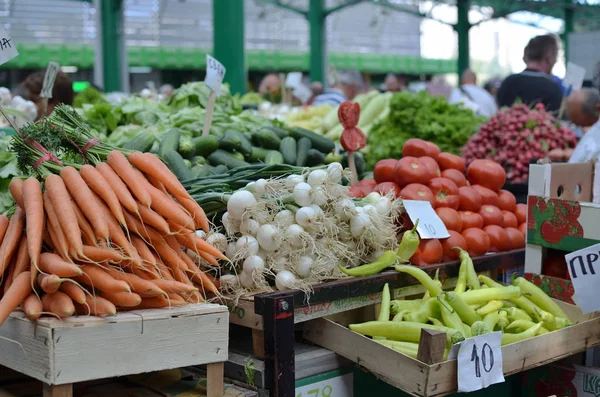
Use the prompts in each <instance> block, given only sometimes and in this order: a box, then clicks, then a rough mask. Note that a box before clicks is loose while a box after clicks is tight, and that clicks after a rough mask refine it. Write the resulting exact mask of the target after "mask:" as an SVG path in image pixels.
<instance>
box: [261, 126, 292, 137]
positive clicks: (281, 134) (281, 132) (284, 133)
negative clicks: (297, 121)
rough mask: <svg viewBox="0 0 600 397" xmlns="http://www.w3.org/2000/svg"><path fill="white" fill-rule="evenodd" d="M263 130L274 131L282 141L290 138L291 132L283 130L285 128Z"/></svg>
mask: <svg viewBox="0 0 600 397" xmlns="http://www.w3.org/2000/svg"><path fill="white" fill-rule="evenodd" d="M262 129H265V130H269V131H273V132H274V133H275V134H277V136H278V137H279V138H281V139H283V138H287V137H288V136H290V132H289V131H288V130H286V129H283V128H277V127H263V128H262Z"/></svg>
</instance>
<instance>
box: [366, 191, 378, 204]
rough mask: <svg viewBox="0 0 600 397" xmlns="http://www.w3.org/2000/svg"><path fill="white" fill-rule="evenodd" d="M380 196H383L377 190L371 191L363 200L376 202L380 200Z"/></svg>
mask: <svg viewBox="0 0 600 397" xmlns="http://www.w3.org/2000/svg"><path fill="white" fill-rule="evenodd" d="M380 198H381V194H379V193H377V192H371V193H369V194H367V197H365V199H364V200H363V201H364V202H365V203H367V204H375V203H376V202H377V200H379V199H380Z"/></svg>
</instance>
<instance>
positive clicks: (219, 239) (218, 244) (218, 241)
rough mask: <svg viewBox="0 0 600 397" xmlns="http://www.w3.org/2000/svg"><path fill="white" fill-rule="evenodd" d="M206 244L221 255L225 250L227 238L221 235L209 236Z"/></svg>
mask: <svg viewBox="0 0 600 397" xmlns="http://www.w3.org/2000/svg"><path fill="white" fill-rule="evenodd" d="M196 233H197V232H196ZM206 242H207V243H209V244H210V245H212V246H213V247H215V248H216V249H218V250H219V251H221V252H223V253H225V251H226V250H227V237H226V236H225V235H224V234H222V233H213V234H211V235H210V236H208V238H207V239H206Z"/></svg>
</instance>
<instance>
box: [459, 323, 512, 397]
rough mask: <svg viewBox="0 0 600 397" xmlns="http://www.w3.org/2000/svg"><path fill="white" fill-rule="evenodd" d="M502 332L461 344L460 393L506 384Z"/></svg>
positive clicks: (468, 340)
mask: <svg viewBox="0 0 600 397" xmlns="http://www.w3.org/2000/svg"><path fill="white" fill-rule="evenodd" d="M501 342H502V332H493V333H491V334H484V335H479V336H475V337H473V338H469V339H467V340H465V341H464V342H461V344H460V348H459V350H458V357H457V368H458V391H459V392H472V391H476V390H480V389H483V388H486V387H488V386H489V385H493V384H495V383H501V382H504V374H503V373H502V348H501Z"/></svg>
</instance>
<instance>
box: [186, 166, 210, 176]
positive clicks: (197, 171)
mask: <svg viewBox="0 0 600 397" xmlns="http://www.w3.org/2000/svg"><path fill="white" fill-rule="evenodd" d="M211 168H212V167H211V166H210V165H195V166H193V167H192V169H191V171H192V175H194V178H198V177H201V176H209V175H210V174H211Z"/></svg>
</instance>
